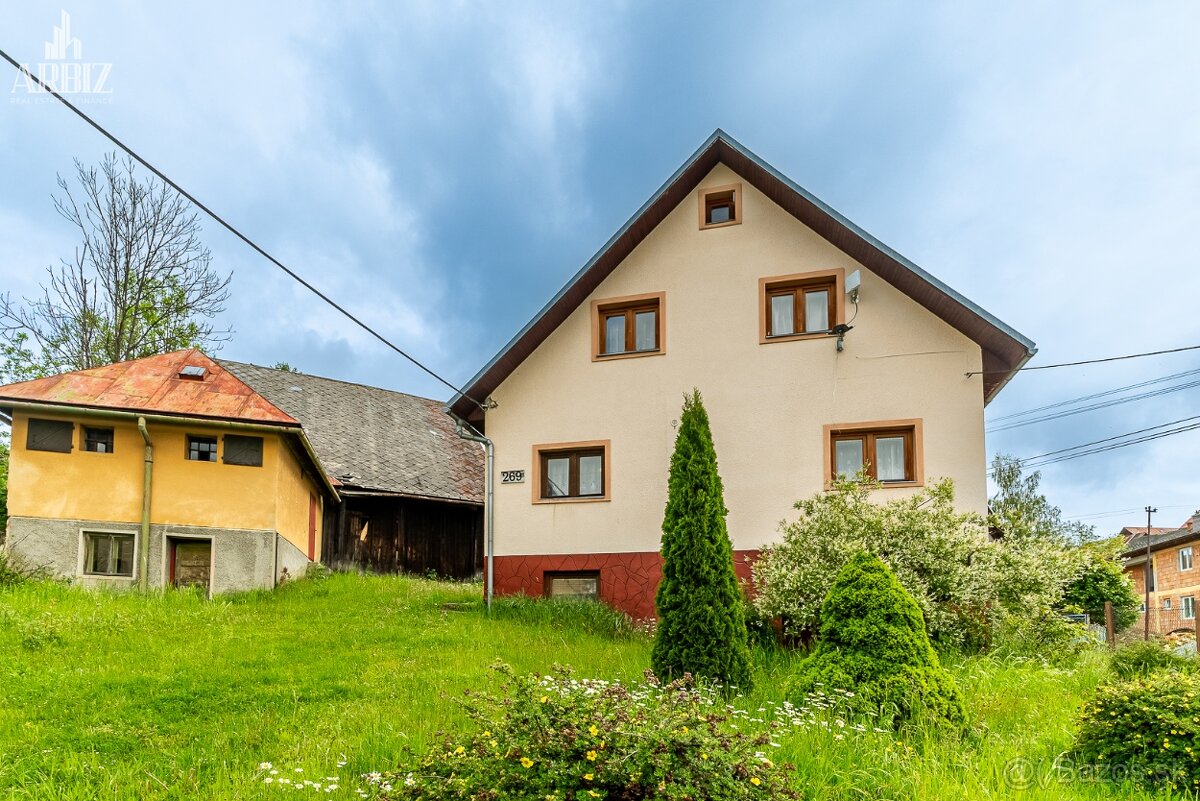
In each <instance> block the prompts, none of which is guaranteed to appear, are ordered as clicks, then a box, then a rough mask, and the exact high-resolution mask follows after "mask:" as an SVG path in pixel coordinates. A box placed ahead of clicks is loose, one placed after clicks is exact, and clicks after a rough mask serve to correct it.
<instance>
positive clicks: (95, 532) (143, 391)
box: [0, 350, 338, 592]
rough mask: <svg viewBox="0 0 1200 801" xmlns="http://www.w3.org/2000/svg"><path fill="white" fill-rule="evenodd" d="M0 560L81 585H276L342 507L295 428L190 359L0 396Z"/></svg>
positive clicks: (78, 376) (65, 379)
mask: <svg viewBox="0 0 1200 801" xmlns="http://www.w3.org/2000/svg"><path fill="white" fill-rule="evenodd" d="M0 414H2V415H3V416H4V418H5V422H9V423H10V424H11V426H12V450H11V453H10V461H9V484H8V487H9V490H8V513H9V517H8V531H7V536H6V539H5V543H4V547H5V549H6V550H8V551H9V552H10V553H13V554H16V555H17V556H19V557H21V558H22V559H23V560H24V561H26V562H28V563H29V564H31V565H37V566H42V567H46V568H49V569H50V570H52V571H53V572H54V573H56V574H58V575H60V576H64V577H70V578H72V579H74V580H75V581H78V582H79V583H81V584H84V585H87V586H109V587H120V586H128V585H131V584H134V583H144V584H145V585H147V586H152V587H157V586H164V585H169V584H174V585H184V584H195V585H200V586H203V587H204V588H206V589H207V590H209V591H212V592H225V591H229V590H241V589H250V588H254V587H271V586H274V585H275V584H276V583H277V582H278V581H279V580H280V579H281V578H283V577H285V576H286V575H289V574H290V575H293V576H295V575H302V574H303V573H304V570H305V568H306V566H307V565H308V564H309V562H311V561H315V560H317V559H318V558H319V554H320V549H321V544H322V536H323V527H322V516H323V509H324V508H325V506H326V505H328V504H336V503H337V501H338V494H337V490H336V489H335V488H334V487H333V485H332V483H331V482H330V481H329V479H328V477H327V476H326V475H325V472H324V471H323V470H322V469H321V467H320V464H319V462H318V461H317V458H316V456H315V454H314V453H313V450H312V446H311V444H310V443H309V441H308V438H307V437H306V436H305V434H304V431H303V429H302V428H301V426H300V423H299V421H298V420H296V419H295V418H294V417H292V416H291V415H289V414H287V413H286V412H284V411H283V410H281V409H280V408H278V407H277V406H275V405H274V404H272V403H271V402H269V401H268V400H267V399H265V398H264V397H262V396H261V395H259V394H258V393H257V392H255V391H254V390H252V389H251V388H250V387H248V386H247V385H246V384H245V383H243V382H242V381H240V380H239V379H238V378H236V377H235V376H233V375H232V374H230V373H229V372H228V371H226V370H225V369H224V368H223V367H221V365H219V364H217V363H216V362H215V361H213V360H212V359H209V358H208V357H207V356H205V355H204V354H202V353H200V352H199V351H195V350H188V351H180V352H177V353H169V354H165V355H162V356H154V357H150V358H146V359H139V360H136V361H130V362H123V363H120V364H112V365H108V366H105V367H98V368H95V369H91V370H81V371H78V372H72V373H64V374H62V375H56V376H52V377H50V378H43V379H38V380H35V381H27V382H24V383H19V384H10V385H8V386H5V387H0Z"/></svg>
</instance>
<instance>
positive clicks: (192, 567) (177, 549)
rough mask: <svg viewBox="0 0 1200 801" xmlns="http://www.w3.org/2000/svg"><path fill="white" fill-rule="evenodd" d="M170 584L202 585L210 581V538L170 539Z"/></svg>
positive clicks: (205, 587) (208, 583) (207, 584)
mask: <svg viewBox="0 0 1200 801" xmlns="http://www.w3.org/2000/svg"><path fill="white" fill-rule="evenodd" d="M170 543H171V585H172V586H174V587H203V588H204V590H205V591H206V592H207V591H208V589H209V585H210V583H211V581H212V540H175V539H173V540H171V541H170Z"/></svg>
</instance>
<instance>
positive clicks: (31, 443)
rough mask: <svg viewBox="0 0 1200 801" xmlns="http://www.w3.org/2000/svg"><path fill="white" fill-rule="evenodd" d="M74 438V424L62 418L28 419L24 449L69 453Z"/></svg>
mask: <svg viewBox="0 0 1200 801" xmlns="http://www.w3.org/2000/svg"><path fill="white" fill-rule="evenodd" d="M74 439H75V424H74V423H68V422H66V421H64V420H38V419H36V418H30V419H29V429H28V430H27V431H26V434H25V449H26V450H30V451H52V452H54V453H70V452H71V448H72V447H73V444H74Z"/></svg>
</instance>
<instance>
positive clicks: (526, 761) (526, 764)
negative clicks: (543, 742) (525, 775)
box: [521, 757, 533, 768]
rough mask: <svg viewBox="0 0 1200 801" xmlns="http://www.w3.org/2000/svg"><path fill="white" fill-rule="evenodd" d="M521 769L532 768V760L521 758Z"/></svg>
mask: <svg viewBox="0 0 1200 801" xmlns="http://www.w3.org/2000/svg"><path fill="white" fill-rule="evenodd" d="M521 767H523V768H532V767H533V760H532V759H530V758H529V757H521Z"/></svg>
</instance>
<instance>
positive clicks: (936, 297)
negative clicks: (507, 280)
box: [446, 128, 1037, 419]
mask: <svg viewBox="0 0 1200 801" xmlns="http://www.w3.org/2000/svg"><path fill="white" fill-rule="evenodd" d="M721 162H724V163H726V164H727V165H728V166H730V168H731V169H733V170H734V171H735V172H737V173H738V174H739V175H740V176H741V177H742V178H743V179H745V180H747V181H749V182H750V183H751V184H752V185H754V186H755V187H756V188H758V189H759V191H762V192H763V193H764V194H766V195H767V196H768V197H770V198H771V199H772V200H773V201H774V202H776V203H778V204H779V205H780V206H781V207H783V208H784V209H785V210H787V211H788V212H789V213H791V214H792V215H793V216H794V217H796V218H797V219H798V220H800V221H801V222H802V223H804V224H805V225H808V226H809V227H811V228H813V229H814V230H815V231H817V233H818V234H820V235H821V236H822V237H824V238H825V239H826V240H827V241H829V242H830V243H831V244H833V245H834V246H835V247H838V248H839V249H841V250H843V251H844V252H846V253H848V254H849V255H850V256H851V257H852V258H855V260H857V261H859V262H860V263H863V264H864V266H866V267H867V268H868V269H870V270H872V272H875V273H876V274H878V275H880V277H881V278H883V279H884V280H886V281H888V282H889V283H891V284H892V285H893V286H896V287H897V288H899V289H901V291H904V292H905V293H906V294H908V295H909V296H910V297H913V299H914V300H916V301H917V302H918V303H920V304H921V305H923V306H925V307H926V308H927V309H929V310H930V311H931V312H933V313H934V314H937V315H938V316H939V317H942V318H943V319H945V320H946V321H947V323H949V324H950V325H952V326H953V327H954V328H956V329H957V330H959V331H960V332H962V333H963V334H964V335H966V336H968V337H969V338H971V339H972V340H974V341H975V342H977V343H978V344H979V345H980V347H981V349H982V350H983V353H984V365H983V369H984V371H985V373H984V376H983V392H984V402H985V403H986V402H988V401H990V400H991V399H992V398H993V397H995V395H996V393H998V392H999V391H1000V390H1001V389H1002V388H1003V387H1004V385H1005V384H1007V383H1008V381H1009V380H1010V379H1011V378H1012V376H1013V375H1014V374H1015V373H1016V371H1017V370H1018V369H1019V368H1020V367H1021V366H1022V365H1024V364H1025V363H1026V362H1028V361H1029V359H1030V358H1032V357H1033V355H1034V354H1035V353H1036V352H1037V347H1036V345H1035V344H1034V343H1033V341H1032V340H1030V339H1029V338H1027V337H1025V336H1024V335H1022V334H1021V333H1020V332H1018V331H1016V330H1015V329H1014V328H1012V327H1011V326H1009V325H1007V324H1006V323H1004V322H1003V321H1001V320H1000V319H999V318H997V317H995V316H994V315H992V314H990V313H989V312H988V311H986V310H985V309H983V308H982V307H981V306H979V305H977V304H975V303H974V302H972V301H971V300H969V299H968V298H966V297H965V296H963V295H960V294H959V293H958V292H956V291H955V290H953V289H951V288H950V287H949V286H948V285H946V284H944V283H943V282H942V281H940V280H939V279H937V278H936V277H934V276H933V275H931V274H930V273H928V272H926V271H925V270H923V269H922V268H921V267H919V266H918V265H916V264H915V263H913V262H912V261H909V260H908V259H906V258H905V257H904V256H902V255H901V254H899V253H898V252H896V251H895V250H893V249H891V248H890V247H888V246H887V245H885V244H884V243H883V242H881V241H879V240H878V239H876V238H875V237H874V236H872V235H871V234H869V233H867V232H866V231H865V230H863V229H862V228H860V227H858V226H857V225H855V224H854V223H853V222H851V221H850V220H849V219H847V218H846V217H844V216H843V215H842V214H840V213H839V212H837V211H836V210H835V209H833V208H831V207H830V206H828V205H827V204H825V203H824V202H822V201H821V200H820V199H818V198H817V197H815V196H814V195H812V194H811V193H809V192H808V191H807V190H805V189H804V188H803V187H801V186H799V185H798V184H796V183H794V182H793V181H792V180H791V179H789V178H788V177H787V176H785V175H783V174H781V173H780V172H778V171H777V170H776V169H775V168H774V167H772V166H771V165H770V164H767V163H766V162H765V161H763V160H762V159H761V158H759V157H758V156H757V155H755V154H754V153H752V152H751V151H750V150H748V149H747V148H745V147H744V146H743V145H741V144H740V143H739V142H737V140H735V139H734V138H733V137H731V136H729V135H728V134H726V133H725V132H724V131H722V130H721V129H719V128H718V129H717V130H716V131H715V132H713V134H712V135H711V136H710V137H709V138H708V139H707V140H706V141H705V142H704V144H703V145H701V146H700V147H699V148H698V149H697V150H696V152H695V153H693V154H692V155H691V157H689V158H688V160H687V161H686V162H684V164H683V166H681V167H680V168H679V169H678V170H676V171H675V173H674V174H673V175H672V176H671V177H670V178H668V179H667V181H666V182H665V183H664V184H663V185H662V186H660V187H659V189H658V190H657V191H656V192H655V193H654V194H653V195H652V196H651V197H650V199H649V200H647V201H646V202H645V203H643V204H642V206H641V208H639V209H638V210H637V211H636V212H635V213H634V214H633V216H632V217H630V218H629V220H627V221H626V222H625V224H624V225H623V226H621V228H620V229H619V230H618V231H617V232H616V233H615V234H613V235H612V237H610V238H609V240H608V241H607V242H606V243H605V244H604V246H603V247H601V248H600V250H598V251H597V252H596V253H595V254H594V255H593V256H592V258H591V259H589V260H588V262H587V264H585V265H584V266H583V267H582V268H581V269H580V270H579V271H578V272H576V273H575V275H574V276H572V278H571V279H570V280H569V281H568V282H567V283H566V284H565V285H564V286H563V287H562V288H561V289H560V290H559V291H558V292H557V293H556V294H555V295H554V297H553V298H551V299H550V301H549V302H548V303H547V304H546V305H545V306H543V307H542V309H541V310H540V311H539V312H538V313H537V314H536V315H535V316H534V317H533V319H531V320H530V321H529V322H528V323H526V324H525V326H524V327H523V328H522V329H521V330H520V331H519V332H517V334H516V336H514V337H513V338H512V339H511V340H509V342H508V343H507V344H506V345H505V346H504V347H503V348H501V349H500V351H499V352H498V353H496V355H495V356H493V357H492V358H491V360H489V361H488V363H487V364H486V365H484V367H483V369H481V370H480V371H479V372H478V373H476V374H475V376H474V377H473V378H472V379H471V380H470V381H469V382H468V383H467V385H466V387H465V394H464V393H456V394H455V395H454V396H453V397H452V398H451V399H450V400H449V401H448V402H447V404H446V406H447V408H448V409H449V410H450V411H451V412H453V413H455V414H457V415H460V416H462V417H465V418H467V419H471V417H472V416H473V415H472V412H473V411H474V410H475V405H474V403H472V402H471V398H474V399H475V400H478V401H484V400H486V397H487V396H488V395H489V394H490V393H491V392H492V391H493V390H494V389H495V388H496V387H497V386H499V385H500V383H502V382H503V380H504V379H505V378H506V377H507V376H508V375H509V374H511V372H512V371H513V370H514V369H516V366H517V365H519V364H520V363H521V362H522V361H524V359H525V358H526V357H527V356H528V355H529V354H530V353H532V352H533V350H534V349H535V348H536V347H537V346H538V345H539V344H541V342H542V341H544V339H545V338H546V337H547V336H549V334H550V332H552V331H553V330H554V329H555V328H557V327H558V325H560V324H561V323H562V322H563V320H565V319H566V317H567V316H568V315H569V314H570V313H571V312H572V311H574V309H575V308H576V307H578V305H579V304H580V303H581V302H582V301H583V300H584V299H585V298H586V297H587V295H588V294H590V293H591V292H592V290H593V289H595V287H596V286H598V285H599V284H600V282H601V281H603V280H604V278H606V277H607V276H608V275H609V274H611V272H612V270H614V269H615V268H616V267H617V265H619V264H620V263H621V262H622V261H623V260H624V258H625V257H626V256H627V255H628V254H629V253H630V252H632V250H633V248H634V247H636V246H637V244H638V243H639V242H641V241H642V239H644V238H645V236H646V235H648V234H649V232H650V231H652V230H653V229H654V228H655V227H656V226H657V225H658V223H659V222H661V220H662V219H663V218H665V217H666V215H667V214H668V213H669V212H670V210H671V209H673V208H674V207H675V206H676V205H678V203H680V202H682V200H683V198H684V197H685V196H686V195H687V194H688V193H690V192H691V190H692V188H693V186H694V185H695V184H698V183H699V181H700V180H701V179H702V178H703V176H704V175H705V174H707V173H708V171H710V170H711V169H712V168H713V167H714V166H716V164H718V163H721ZM739 162H741V163H739ZM756 172H758V173H761V174H760V175H756V174H755V173H756ZM685 176H687V177H689V180H688V183H687V185H686V186H684V187H683V188H681V183H680V182H681V180H682V179H683V178H684V177H685ZM693 179H694V182H693ZM664 206H665V207H664ZM651 212H653V214H651ZM864 253H865V254H866V255H867V256H873V258H865V257H864V256H863V254H864ZM907 284H912V285H913V287H916V286H920V285H923V286H925V287H928V288H929V289H931V290H932V293H931V294H930V295H929V296H928V297H917V296H916V295H914V293H913V292H911V291H909V289H911V288H912V287H908V288H906V286H905V285H907ZM572 301H573V302H572ZM943 306H945V308H941V307H943ZM952 311H953V312H955V314H954V315H952V318H951V319H947V316H948V315H949V313H950V312H952ZM980 340H986V342H983V341H980ZM989 346H992V347H989ZM1000 351H1002V352H1000ZM989 357H990V358H989ZM996 363H998V365H997V364H996ZM997 366H998V367H999V369H997ZM991 375H994V376H998V378H996V379H995V380H990V379H989V377H988V376H991ZM467 396H469V397H467Z"/></svg>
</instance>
